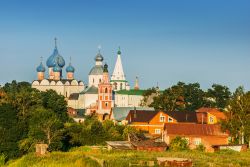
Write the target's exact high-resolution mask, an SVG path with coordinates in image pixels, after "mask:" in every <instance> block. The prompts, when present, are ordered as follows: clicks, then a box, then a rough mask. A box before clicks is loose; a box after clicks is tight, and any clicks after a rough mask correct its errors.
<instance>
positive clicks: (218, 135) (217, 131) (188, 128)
mask: <svg viewBox="0 0 250 167" xmlns="http://www.w3.org/2000/svg"><path fill="white" fill-rule="evenodd" d="M177 136H180V137H183V138H185V139H186V140H187V141H188V144H189V147H190V149H194V148H196V147H197V146H198V145H200V144H203V145H204V146H205V147H206V151H208V152H213V151H214V149H213V148H212V146H213V145H224V144H228V137H229V135H228V134H227V133H224V132H222V131H221V128H220V125H212V124H210V125H209V124H188V123H178V124H171V123H166V124H165V127H164V140H165V142H166V143H167V144H170V142H171V140H172V139H174V138H176V137H177Z"/></svg>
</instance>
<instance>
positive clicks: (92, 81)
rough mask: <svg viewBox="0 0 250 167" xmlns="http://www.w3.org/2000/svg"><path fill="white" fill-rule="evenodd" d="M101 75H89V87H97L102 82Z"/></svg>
mask: <svg viewBox="0 0 250 167" xmlns="http://www.w3.org/2000/svg"><path fill="white" fill-rule="evenodd" d="M102 79H103V75H89V85H88V86H89V87H91V86H95V87H98V85H99V83H101V82H102Z"/></svg>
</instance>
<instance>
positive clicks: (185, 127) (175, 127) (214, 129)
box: [165, 123, 228, 136]
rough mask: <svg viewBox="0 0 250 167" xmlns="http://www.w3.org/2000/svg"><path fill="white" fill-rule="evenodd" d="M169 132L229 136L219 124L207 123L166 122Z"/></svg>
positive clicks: (174, 133) (173, 133)
mask: <svg viewBox="0 0 250 167" xmlns="http://www.w3.org/2000/svg"><path fill="white" fill-rule="evenodd" d="M165 130H166V133H167V134H172V135H197V136H227V135H228V134H226V133H224V132H222V131H221V127H220V126H219V125H207V124H187V123H185V124H184V123H178V124H171V123H166V124H165Z"/></svg>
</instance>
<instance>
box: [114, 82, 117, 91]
mask: <svg viewBox="0 0 250 167" xmlns="http://www.w3.org/2000/svg"><path fill="white" fill-rule="evenodd" d="M114 85H115V90H117V83H116V82H115V83H114Z"/></svg>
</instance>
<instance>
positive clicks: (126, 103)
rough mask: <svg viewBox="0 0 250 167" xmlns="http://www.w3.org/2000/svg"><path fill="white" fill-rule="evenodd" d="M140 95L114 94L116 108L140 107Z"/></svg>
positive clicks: (141, 97) (141, 98)
mask: <svg viewBox="0 0 250 167" xmlns="http://www.w3.org/2000/svg"><path fill="white" fill-rule="evenodd" d="M142 100H143V96H142V95H128V94H115V106H116V107H140V106H141V102H142Z"/></svg>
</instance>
